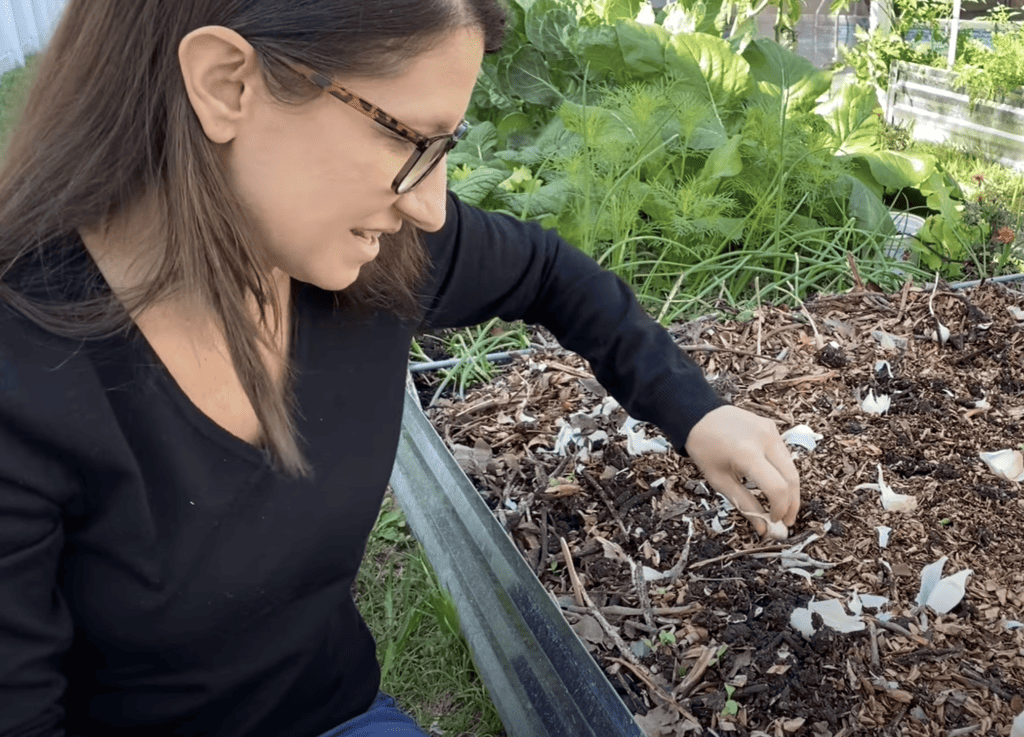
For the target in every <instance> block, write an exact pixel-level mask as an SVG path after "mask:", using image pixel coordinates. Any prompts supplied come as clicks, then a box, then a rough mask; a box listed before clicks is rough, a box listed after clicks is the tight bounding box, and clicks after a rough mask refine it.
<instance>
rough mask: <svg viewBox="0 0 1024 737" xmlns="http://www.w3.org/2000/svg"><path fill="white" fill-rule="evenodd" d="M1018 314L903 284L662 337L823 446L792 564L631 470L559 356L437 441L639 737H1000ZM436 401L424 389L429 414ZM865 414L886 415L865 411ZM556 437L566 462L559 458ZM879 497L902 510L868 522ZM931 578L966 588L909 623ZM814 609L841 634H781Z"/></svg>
mask: <svg viewBox="0 0 1024 737" xmlns="http://www.w3.org/2000/svg"><path fill="white" fill-rule="evenodd" d="M1021 310H1024V293H1021V292H1019V291H1014V290H1012V289H1008V288H1006V287H1002V286H999V285H987V286H981V287H977V288H974V289H972V290H968V291H952V290H949V289H943V288H942V287H941V285H940V287H939V289H937V290H935V291H934V292H932V291H931V290H921V289H917V288H912V287H910V286H909V285H908V286H907V287H906V288H904V290H903V291H902V292H900V293H898V294H893V295H882V294H878V293H874V292H870V291H864V290H860V291H856V292H852V293H849V294H844V295H835V296H827V297H819V298H816V299H813V300H811V301H809V302H807V303H805V305H803V306H802V307H801V308H800V309H798V310H795V309H791V308H787V307H784V306H772V305H764V306H762V307H760V308H758V309H757V311H756V312H755V313H754V315H753V318H752V319H747V320H744V321H739V320H736V319H725V318H728V317H729V316H728V315H726V316H725V318H723V317H719V318H715V319H712V318H705V319H701V320H698V321H694V322H690V323H686V324H680V325H675V326H672V328H671V329H670V330H671V332H672V333H673V335H674V336H675V337H676V339H677V341H678V343H679V345H680V346H685V347H687V349H688V350H689V351H690V355H691V356H693V358H694V360H696V361H697V362H698V363H700V364H701V366H702V367H703V368H704V370H705V372H706V375H707V376H708V378H709V380H711V381H712V383H713V384H714V385H715V387H716V388H717V389H718V391H719V392H720V393H721V394H722V395H723V396H725V397H726V398H727V399H728V400H730V401H731V402H732V403H734V404H735V405H737V406H739V407H743V408H746V409H749V410H751V411H753V412H756V413H758V414H760V415H763V416H767V417H770V418H772V419H773V420H775V421H776V422H777V423H778V425H779V429H780V431H783V430H788V429H790V428H792V427H794V426H796V425H800V424H805V425H808V426H809V427H810V428H811V429H812V430H813V431H814V432H815V433H818V434H819V435H820V436H821V439H820V440H818V442H817V446H816V448H815V449H814V450H807V449H804V448H801V447H797V446H791V448H792V451H793V454H794V458H795V462H796V464H797V467H798V469H799V471H800V474H801V492H802V498H803V504H802V508H801V512H800V515H799V518H798V520H797V522H796V525H795V526H794V527H792V528H791V529H790V531H789V532H790V537H789V539H788V540H786V541H785V542H784V543H777V542H775V541H772V540H769V539H761V538H758V537H757V535H756V534H755V532H754V531H753V529H752V528H751V526H750V525H749V524H748V523H747V522H746V521H745V520H744V519H743V518H742V517H741V516H740V515H739V514H738V513H737V512H735V511H734V510H731V508H730V507H729V505H728V503H727V502H726V501H725V499H724V498H723V497H721V496H720V495H718V494H715V493H714V492H713V491H711V490H710V489H709V488H708V486H707V485H706V484H705V483H704V482H703V480H702V478H701V475H700V473H699V472H698V471H697V469H696V467H695V466H693V465H692V463H691V462H689V461H688V460H687V459H686V458H685V457H683V456H681V455H679V454H677V453H675V452H674V451H672V450H669V451H668V452H661V453H659V452H650V451H648V452H643V453H640V454H637V455H632V454H631V453H630V452H629V449H628V445H627V437H626V436H625V435H624V434H623V432H621V429H622V426H623V422H624V421H625V419H626V415H625V412H624V411H623V410H622V409H621V408H618V409H615V405H614V403H613V402H611V401H610V398H607V397H606V393H605V392H604V390H603V388H602V387H601V386H600V385H599V384H598V383H597V382H596V381H595V380H594V378H593V376H592V374H591V372H590V370H589V367H588V365H587V363H586V362H585V361H583V360H582V359H580V358H579V357H577V356H575V355H574V354H571V353H568V352H566V351H563V350H561V349H558V348H557V347H556V346H553V344H552V343H551V342H550V341H549V342H547V343H546V345H547V346H548V350H544V351H539V352H536V353H534V354H533V355H530V356H528V357H525V358H520V359H517V360H516V361H515V362H513V363H512V364H510V365H508V366H507V367H505V368H504V369H503V371H502V373H501V375H500V376H499V377H498V378H497V379H496V380H494V381H493V382H492V383H491V384H489V385H487V386H484V387H482V388H478V389H475V390H473V391H471V392H467V394H466V396H465V399H464V400H459V399H455V398H451V397H449V398H443V399H441V400H439V401H438V402H437V403H436V405H435V406H434V407H433V408H430V409H429V410H428V416H430V417H431V420H432V422H433V423H434V425H435V427H437V428H438V430H439V432H440V433H441V435H442V437H444V438H445V440H446V442H447V443H448V444H449V447H450V448H451V449H452V451H453V453H454V454H455V456H456V458H457V459H458V460H459V462H460V465H462V467H463V468H464V470H466V472H467V474H468V475H469V476H470V478H471V479H472V480H473V481H474V483H475V484H476V486H477V488H478V489H479V490H480V492H481V494H482V495H483V497H484V498H485V500H486V501H487V503H488V505H489V506H490V507H491V508H492V509H493V510H494V511H495V514H496V516H497V517H498V519H499V520H500V521H501V522H502V523H503V525H504V526H505V528H506V529H507V530H508V531H509V533H510V534H511V535H512V537H513V539H514V540H515V542H516V544H517V546H518V547H519V549H520V551H521V552H522V555H523V558H524V559H525V560H526V562H527V563H528V564H529V565H530V567H531V568H532V569H533V570H534V571H535V572H537V574H538V577H539V579H540V580H541V582H542V583H543V584H544V586H545V587H546V588H547V589H548V590H549V591H550V592H551V593H552V595H553V596H554V597H556V599H557V600H558V601H559V603H560V604H561V606H562V609H563V611H564V613H565V617H566V620H567V621H568V622H569V624H570V625H571V626H572V627H573V629H574V630H575V631H576V632H577V634H578V635H579V636H580V638H581V640H582V641H583V643H584V644H585V646H586V647H587V649H588V650H589V651H590V652H591V653H592V655H593V657H594V658H595V659H596V660H597V662H598V663H599V664H600V665H601V667H602V669H603V670H604V672H605V673H606V675H607V676H608V679H609V681H610V682H611V683H612V685H613V686H614V687H615V688H616V690H617V691H618V692H619V694H620V695H621V697H622V699H623V701H624V702H625V703H626V705H627V706H628V707H629V708H630V709H631V710H632V711H633V712H634V713H635V714H636V715H637V721H638V722H639V723H640V725H641V726H642V728H643V729H644V731H645V732H646V734H648V735H652V736H655V735H661V736H668V735H687V734H715V735H724V734H726V733H729V734H735V735H741V736H747V735H749V736H751V737H761V736H763V735H770V736H772V737H782V736H783V735H814V736H815V737H848V736H851V735H907V736H913V737H924V736H929V737H938V736H939V735H941V736H943V737H945V736H946V735H950V736H954V735H986V736H991V737H995V736H996V735H999V736H1000V737H1007V735H1009V734H1010V724H1011V722H1012V721H1013V718H1014V717H1015V716H1016V715H1017V714H1019V713H1021V712H1022V711H1024V628H1021V627H1019V626H1018V625H1017V623H1016V620H1024V565H1022V564H1024V545H1022V542H1021V540H1022V537H1024V495H1022V493H1021V486H1020V484H1019V483H1016V482H1014V481H1009V480H1005V479H1002V478H999V477H997V476H996V475H995V474H994V473H993V471H992V470H990V469H989V467H988V466H987V465H986V464H985V463H984V462H983V461H982V460H981V459H980V457H979V454H980V453H982V452H987V451H997V450H1002V449H1008V450H1019V449H1021V447H1022V443H1024V312H1021ZM937 322H939V323H941V324H942V325H943V326H945V327H946V328H948V330H949V338H948V339H947V340H945V341H943V342H941V343H940V342H939V341H938V340H936V330H937V324H936V323H937ZM537 335H538V340H541V338H542V335H543V334H542V333H538V334H537ZM940 337H941V336H940ZM882 361H885V362H887V363H884V364H883V363H881V362H882ZM437 381H438V379H437V378H436V377H435V378H429V377H427V376H424V375H417V383H418V388H419V390H420V394H421V396H422V397H423V398H424V401H428V400H429V399H430V397H431V395H432V394H433V390H432V385H436V383H437ZM869 390H870V391H871V393H872V395H875V396H877V395H883V396H886V397H888V399H889V403H890V404H889V408H888V410H887V411H886V412H885V413H883V414H872V413H869V412H866V411H865V410H864V409H863V408H862V400H863V399H864V398H865V397H867V394H868V392H869ZM601 408H604V409H605V412H603V413H602V411H601ZM637 427H638V428H639V429H642V430H643V431H644V433H645V435H646V438H647V439H648V440H650V439H652V438H653V439H655V440H656V439H657V438H658V437H659V431H658V430H657V428H656V427H654V426H652V425H648V424H640V425H639V426H637ZM560 433H562V438H563V439H565V438H566V437H567V436H569V435H571V436H572V437H573V438H574V440H571V441H570V442H569V443H568V444H567V445H566V446H565V447H559V448H556V440H557V439H558V438H559V435H560ZM602 434H603V435H604V436H606V437H603V436H602ZM879 474H881V480H882V481H883V482H884V484H885V485H887V486H888V487H891V489H892V490H893V491H894V492H896V493H897V494H902V495H908V496H910V497H912V501H911V502H909V503H908V504H907V505H906V506H910V507H911V508H909V509H905V510H903V511H896V510H893V511H886V510H885V509H884V508H883V506H882V502H881V499H882V495H881V493H880V490H879V488H878V484H879V481H880V478H879ZM872 485H874V486H873V487H872ZM879 527H888V528H890V529H891V532H890V533H889V536H888V540H887V541H886V544H885V545H884V546H883V545H882V542H883V540H882V538H881V534H880V531H879V530H878V528H879ZM794 546H797V548H798V550H796V551H793V548H794ZM563 551H564V552H563ZM565 553H568V558H567V557H566V554H565ZM943 557H945V558H946V559H947V560H946V561H945V567H944V569H943V571H942V573H943V574H944V575H946V576H950V575H952V574H954V573H957V572H960V571H964V570H965V569H970V570H971V571H972V573H970V574H969V575H967V578H966V592H965V595H964V596H963V598H962V600H961V601H960V602H959V603H958V604H956V606H954V607H953V608H952V609H951V611H948V613H945V614H940V613H937V612H936V608H939V609H942V608H944V607H943V606H941V604H938V603H937V599H935V598H933V599H931V600H929V601H927V602H926V605H924V606H919V604H918V598H919V591H920V589H921V586H922V569H923V568H924V567H925V566H927V565H929V564H932V563H935V562H936V561H938V560H940V559H941V558H943ZM645 573H646V575H648V576H650V575H651V574H653V573H662V574H665V573H667V574H668V575H667V576H665V577H662V578H660V579H658V580H653V581H647V580H645V578H644V577H645ZM948 583H949V581H946V582H945V583H944V584H940V586H939V587H938V588H944V587H945V585H946V584H948ZM954 588H955V587H954ZM855 593H856V594H857V595H859V596H860V597H863V596H864V595H867V594H872V595H877V596H883V597H886V598H887V599H888V601H887V602H886V603H885V604H884V605H883V606H882V607H881V608H880V609H872V608H868V607H867V606H866V605H862V607H858V604H860V603H861V602H859V601H857V600H854V601H851V599H853V597H854V594H855ZM954 599H955V597H954ZM812 600H813V601H816V602H822V601H829V600H832V601H837V602H841V603H842V606H843V609H844V610H845V612H846V613H847V614H848V615H849V617H850V618H852V620H853V622H854V623H853V625H852V626H853V627H856V628H857V629H856V630H855V631H849V632H839V631H837V630H835V629H833V628H832V627H830V626H828V625H826V624H825V623H824V621H823V620H822V619H821V617H820V615H819V614H814V615H813V616H812V617H811V621H812V626H813V627H816V631H815V632H814V633H813V635H812V636H809V637H808V636H807V635H805V634H802V633H801V632H800V631H799V630H798V629H796V628H795V627H794V626H793V624H792V620H791V618H792V616H793V612H794V610H796V609H797V608H804V607H807V606H808V603H809V602H811V601H812ZM875 603H877V602H875ZM865 604H866V602H865Z"/></svg>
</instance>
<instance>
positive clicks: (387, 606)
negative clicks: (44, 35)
mask: <svg viewBox="0 0 1024 737" xmlns="http://www.w3.org/2000/svg"><path fill="white" fill-rule="evenodd" d="M36 63H37V58H36V57H30V58H29V59H27V66H26V67H23V68H19V69H15V70H13V71H10V72H7V73H6V74H4V75H3V76H2V77H0V161H2V159H3V152H5V151H6V149H7V142H8V141H9V137H10V134H11V131H12V129H13V127H14V125H15V124H16V123H17V119H18V114H19V111H20V110H21V106H22V103H23V102H24V99H25V92H26V91H27V87H28V85H27V84H26V83H27V82H30V81H31V78H32V73H33V71H34V68H35V65H36ZM356 590H357V603H358V605H359V609H360V611H361V612H362V614H363V617H364V618H365V619H366V622H367V624H368V625H369V627H370V630H371V631H372V632H373V634H374V637H375V638H376V639H377V647H378V658H380V659H381V666H382V673H383V681H382V688H383V689H384V690H385V691H387V692H388V693H390V694H391V695H392V696H394V697H395V699H396V700H397V701H398V703H399V704H400V705H401V707H402V708H403V709H404V710H405V711H406V712H408V713H409V714H411V715H412V716H413V718H415V719H416V721H417V722H418V723H419V724H420V725H422V726H423V728H424V729H430V728H431V727H433V728H434V729H432V730H431V732H432V733H433V734H441V733H443V734H445V735H448V736H450V737H498V736H500V735H504V734H505V732H504V729H503V727H502V724H501V721H500V719H499V718H498V714H497V712H496V710H495V708H494V705H493V704H492V703H491V700H490V698H489V697H488V695H487V691H486V689H485V688H484V686H483V684H482V682H481V681H480V677H479V675H478V674H477V672H476V668H475V666H474V665H473V660H472V658H471V657H470V653H469V648H468V646H467V644H466V641H465V640H464V639H463V637H462V636H461V634H460V633H459V625H458V618H457V615H456V611H455V606H454V604H453V603H452V600H451V598H450V596H449V595H448V594H447V592H446V591H445V590H444V589H443V588H441V586H440V584H439V583H438V581H437V576H436V575H435V574H434V571H433V569H432V568H431V567H430V564H429V563H428V562H427V559H426V556H425V554H424V552H423V548H422V547H420V545H419V544H418V543H417V542H416V541H415V540H414V539H413V537H412V536H411V535H410V534H409V531H408V528H407V527H406V525H405V517H404V516H403V514H402V513H401V511H399V510H398V509H396V508H395V506H394V503H393V501H392V500H391V497H390V496H388V498H387V500H386V501H385V504H384V507H383V508H382V510H381V513H380V517H379V518H378V520H377V524H376V525H375V527H374V529H373V532H372V533H371V535H370V540H369V543H368V544H367V550H366V556H365V558H364V559H363V565H362V567H361V569H360V571H359V577H358V579H357V581H356Z"/></svg>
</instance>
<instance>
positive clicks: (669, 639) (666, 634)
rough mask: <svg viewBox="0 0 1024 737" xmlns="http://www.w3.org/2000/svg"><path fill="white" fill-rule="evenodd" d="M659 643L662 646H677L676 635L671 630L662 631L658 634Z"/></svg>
mask: <svg viewBox="0 0 1024 737" xmlns="http://www.w3.org/2000/svg"><path fill="white" fill-rule="evenodd" d="M658 641H659V642H660V643H661V644H662V645H669V646H671V645H675V644H676V633H675V632H672V631H671V630H662V631H661V632H659V633H658Z"/></svg>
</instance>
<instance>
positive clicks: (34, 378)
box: [0, 196, 722, 737]
mask: <svg viewBox="0 0 1024 737" xmlns="http://www.w3.org/2000/svg"><path fill="white" fill-rule="evenodd" d="M425 241H426V245H427V248H428V250H429V252H430V254H431V258H432V260H433V263H432V266H431V269H430V272H429V279H428V282H427V285H426V289H425V293H426V297H425V299H426V302H425V305H426V307H427V312H426V321H425V323H424V325H425V326H433V327H443V326H461V325H469V324H474V323H477V322H481V321H483V320H485V319H488V318H490V317H492V316H501V317H502V318H504V319H507V320H513V319H520V318H521V319H524V320H526V321H528V322H530V323H539V324H542V325H544V326H546V327H547V328H548V329H549V330H551V332H552V333H554V335H555V336H556V337H557V338H558V339H559V341H560V342H561V343H562V345H563V346H565V347H566V348H569V349H570V350H574V351H576V352H578V353H580V354H581V355H583V356H584V357H586V358H587V359H589V360H590V362H591V364H592V366H593V368H594V370H595V372H596V374H597V377H598V379H599V380H601V382H602V383H603V384H604V385H605V386H606V387H607V388H608V389H609V391H611V393H612V394H613V395H614V396H615V397H616V398H617V399H618V400H619V401H620V402H621V403H622V405H623V406H624V407H625V408H626V409H627V410H628V411H629V412H630V413H631V414H632V415H633V416H634V417H637V418H641V419H646V420H649V421H652V422H654V423H656V424H658V425H659V426H660V427H661V428H662V429H663V430H664V431H665V432H666V433H667V435H668V436H669V438H670V439H671V440H672V442H673V443H674V445H675V446H676V447H677V448H679V449H681V448H682V445H683V443H684V442H685V440H686V437H687V434H688V432H689V431H690V429H691V428H692V427H693V425H694V424H696V422H697V421H698V420H699V419H700V418H701V417H702V416H703V415H704V414H706V413H707V412H708V411H710V410H711V409H713V408H715V407H717V406H719V405H720V404H722V402H721V400H720V399H719V398H718V397H717V396H716V395H715V394H714V392H713V391H712V390H711V388H710V387H709V386H708V385H707V383H706V382H705V381H704V380H703V377H702V376H701V374H700V372H699V369H698V368H697V367H696V366H695V365H694V364H693V363H692V362H691V361H689V360H688V359H687V358H686V357H685V356H684V355H683V353H682V352H681V351H680V350H679V349H678V348H677V347H675V346H674V345H673V343H672V341H671V339H670V337H669V336H668V334H667V333H666V332H665V331H664V330H662V329H661V328H660V327H659V326H658V325H657V324H656V323H655V322H654V321H652V320H651V319H650V318H649V317H647V316H646V315H645V314H644V313H643V311H642V310H641V308H640V307H639V305H638V304H637V302H636V300H635V298H634V297H633V295H632V293H631V291H630V290H629V288H628V287H627V286H626V285H625V284H623V283H622V282H621V281H620V280H619V279H618V278H617V277H615V276H614V275H612V274H611V273H610V272H607V271H603V270H602V269H600V268H599V267H598V266H597V265H596V264H595V263H594V262H593V261H592V260H591V259H589V258H587V257H586V256H584V255H583V254H581V253H580V252H579V251H578V250H576V249H575V248H573V247H571V246H569V245H568V244H566V243H565V242H564V241H562V240H561V239H559V238H558V237H557V236H556V235H555V234H554V233H553V232H550V231H547V232H545V231H542V230H541V229H540V228H539V227H538V226H536V225H527V224H523V223H520V222H518V221H516V220H513V219H511V218H506V217H502V216H496V215H491V214H486V213H483V212H480V211H479V210H476V209H473V208H470V207H467V206H465V205H463V204H461V203H460V202H458V200H457V199H456V198H454V196H450V197H449V202H448V215H447V221H446V224H445V227H444V229H443V230H442V231H441V232H439V233H434V234H427V235H426V237H425ZM58 245H59V246H60V247H61V248H65V249H69V250H70V251H73V252H77V253H79V254H80V258H79V260H80V262H81V264H82V273H81V280H82V282H83V283H85V282H87V281H88V280H89V279H92V280H93V282H96V281H98V282H100V283H101V284H102V285H105V282H102V277H101V276H100V275H99V272H98V270H97V269H96V267H95V264H94V263H93V262H92V260H91V258H90V257H89V256H88V254H87V252H86V251H85V249H84V247H83V246H82V244H81V241H80V239H78V237H77V235H75V234H69V235H68V236H67V238H66V239H64V241H63V242H61V243H60V244H58ZM292 287H293V289H292V291H293V310H294V312H293V320H294V322H295V327H294V332H293V335H294V338H293V345H292V349H291V350H292V359H293V361H294V364H295V366H296V368H297V372H298V380H297V387H296V392H297V398H298V403H299V412H300V419H299V425H298V429H299V432H300V433H301V435H302V437H303V438H304V439H305V443H306V451H307V454H308V458H309V460H310V462H311V463H312V466H313V468H314V471H315V477H314V478H313V479H312V480H293V479H289V478H285V477H283V476H281V475H279V474H278V473H276V472H274V471H273V470H272V469H271V467H270V464H269V462H268V459H267V458H266V457H265V456H264V454H263V453H262V452H261V451H260V450H258V449H257V448H255V447H253V446H251V445H248V444H247V443H245V442H243V441H242V440H240V439H238V438H236V437H235V436H233V435H231V434H230V433H228V432H227V431H226V430H224V429H223V428H221V427H219V426H218V425H217V424H215V423H214V422H213V421H212V420H210V419H209V418H208V417H206V416H205V415H204V414H203V413H202V412H200V411H199V410H198V409H197V408H196V407H195V406H194V405H193V404H192V403H191V402H190V401H189V399H188V398H187V397H186V396H185V394H184V393H183V392H182V391H181V389H180V388H179V387H178V386H177V384H176V383H175V381H174V379H173V378H172V377H171V376H170V374H169V373H168V372H167V371H166V370H165V369H164V368H163V366H162V364H161V363H160V361H159V359H158V358H157V357H156V354H155V353H154V352H153V351H152V350H151V349H150V348H149V346H148V344H147V343H146V341H145V338H144V337H143V336H142V334H141V333H140V332H139V331H137V330H133V331H132V332H131V333H130V334H128V335H126V336H123V337H115V338H111V339H104V340H90V341H86V342H82V341H72V340H68V339H65V338H59V337H57V336H54V335H52V334H49V333H47V332H45V331H43V330H41V329H40V328H38V327H36V326H35V325H34V324H32V323H30V322H29V321H28V320H26V319H25V318H24V317H22V316H20V315H18V314H16V313H15V312H14V311H13V310H11V309H10V308H8V307H0V737H59V736H61V735H65V734H66V735H78V736H81V737H91V735H97V734H102V735H105V736H106V737H163V736H165V735H167V736H169V735H196V736H198V735H203V736H204V737H213V736H216V737H263V736H266V737H315V736H316V735H319V734H320V733H321V732H323V731H325V730H327V729H330V728H331V727H333V726H335V725H337V724H339V723H341V722H343V721H345V720H347V719H349V718H351V717H353V716H355V715H356V714H358V713H361V712H362V711H365V710H366V709H367V708H368V707H369V705H370V702H371V701H372V699H373V697H374V696H375V694H376V692H377V689H378V686H379V671H378V667H377V663H376V659H375V652H374V643H373V639H372V637H371V635H370V632H369V630H368V629H367V627H366V625H365V624H364V622H363V621H362V619H361V618H360V616H359V614H358V612H357V610H356V607H355V605H354V603H353V600H352V596H351V586H352V582H353V580H354V578H355V576H356V573H357V570H358V567H359V563H360V559H361V558H362V555H363V551H364V548H365V544H366V540H367V537H368V535H369V532H370V529H371V527H372V525H373V522H374V520H375V517H376V514H377V512H378V509H379V506H380V502H381V499H382V496H383V493H384V489H385V487H386V485H387V481H388V478H389V475H390V472H391V467H392V464H393V461H394V458H395V452H396V448H397V443H398V437H399V430H400V424H401V416H402V399H403V392H404V379H405V372H406V365H407V356H408V348H409V342H410V339H411V338H412V336H413V334H414V330H415V329H416V326H415V325H410V324H408V323H403V322H401V321H399V320H398V319H397V318H395V317H393V316H391V315H389V314H383V313H379V314H375V315H372V316H369V317H365V318H361V319H356V318H355V317H354V316H353V315H352V314H346V311H345V310H339V309H335V301H334V295H332V294H330V293H327V292H324V291H321V290H319V289H317V288H315V287H313V286H310V285H306V284H301V283H298V282H293V284H292Z"/></svg>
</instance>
